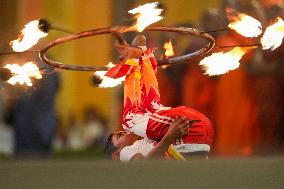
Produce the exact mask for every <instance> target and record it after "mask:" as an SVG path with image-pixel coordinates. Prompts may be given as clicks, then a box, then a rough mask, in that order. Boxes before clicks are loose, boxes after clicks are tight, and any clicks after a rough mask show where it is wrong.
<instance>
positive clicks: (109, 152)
mask: <svg viewBox="0 0 284 189" xmlns="http://www.w3.org/2000/svg"><path fill="white" fill-rule="evenodd" d="M113 135H114V133H111V134H110V135H109V136H108V137H107V140H106V144H105V148H104V154H105V157H106V158H111V157H112V153H113V152H114V151H115V150H116V149H117V148H116V147H115V146H114V145H113V143H112V137H113Z"/></svg>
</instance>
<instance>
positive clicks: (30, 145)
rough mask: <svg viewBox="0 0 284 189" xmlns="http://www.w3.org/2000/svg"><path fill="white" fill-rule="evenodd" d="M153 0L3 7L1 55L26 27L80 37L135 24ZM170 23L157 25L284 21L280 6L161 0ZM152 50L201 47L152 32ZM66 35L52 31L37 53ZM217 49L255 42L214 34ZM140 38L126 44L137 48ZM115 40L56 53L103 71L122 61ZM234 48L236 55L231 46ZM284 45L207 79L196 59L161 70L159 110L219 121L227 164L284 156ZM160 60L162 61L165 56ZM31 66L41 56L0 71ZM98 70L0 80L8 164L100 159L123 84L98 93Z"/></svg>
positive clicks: (275, 2)
mask: <svg viewBox="0 0 284 189" xmlns="http://www.w3.org/2000/svg"><path fill="white" fill-rule="evenodd" d="M146 2H153V1H143V0H141V1H138V0H123V1H118V0H104V1H101V0H80V1H76V0H60V1H57V0H1V1H0V18H1V19H0V52H10V51H11V47H10V46H9V42H10V41H11V40H13V39H15V38H16V37H17V35H18V33H19V31H20V30H21V29H22V28H23V26H24V25H25V24H26V23H27V22H29V21H31V20H35V19H40V18H45V19H47V20H49V21H50V22H51V23H52V24H53V25H55V26H58V27H61V28H64V29H66V30H69V31H73V32H78V31H83V30H88V29H93V28H100V27H106V26H114V25H129V24H131V23H133V19H132V18H131V16H129V15H128V13H127V11H128V10H130V9H132V8H134V7H136V6H138V5H141V4H144V3H146ZM159 2H160V3H161V5H162V8H163V9H164V16H165V18H164V19H163V20H162V21H161V22H159V23H158V24H157V25H171V26H187V27H194V28H198V29H201V30H205V31H206V30H207V31H208V30H215V29H222V28H225V27H226V26H227V24H228V20H227V18H226V14H225V8H226V7H232V8H234V9H236V10H237V11H239V12H244V13H246V14H249V15H250V16H253V17H254V18H257V19H258V20H260V21H261V23H262V25H263V27H266V26H267V25H269V24H270V23H271V21H272V20H273V19H275V18H276V17H277V16H284V11H283V10H284V9H283V5H284V4H283V3H284V1H283V0H265V1H264V0H210V1H208V0H199V1H194V0H179V1H176V0H160V1H159ZM145 34H146V35H147V37H148V46H151V47H156V48H157V50H156V53H157V58H159V56H161V52H162V50H163V49H162V47H163V44H164V42H166V41H168V40H169V39H171V40H172V43H173V46H174V50H175V52H176V54H177V55H179V54H184V53H187V52H193V51H195V50H197V49H199V48H200V47H202V46H203V45H204V41H203V40H200V39H198V38H194V37H188V36H181V35H176V34H174V35H173V34H168V33H145ZM63 35H65V34H64V33H60V32H57V31H51V32H50V34H49V36H48V37H47V38H45V39H44V40H42V41H41V42H40V44H38V45H37V46H36V47H34V48H33V49H39V48H40V47H42V46H43V45H44V44H47V43H48V42H50V41H52V40H53V39H55V38H57V37H60V36H63ZM212 35H213V36H214V37H215V39H216V45H217V46H223V45H236V44H248V43H249V42H251V41H249V40H248V39H247V38H244V37H242V36H240V35H238V34H237V33H235V32H233V31H226V32H216V33H213V34H212ZM133 36H134V35H133V34H126V35H124V37H125V38H126V39H127V40H128V41H129V42H130V41H131V40H132V39H133ZM114 43H115V40H114V39H113V38H112V37H111V36H108V35H107V36H95V37H91V38H85V39H81V40H77V41H74V42H69V43H66V44H64V45H60V46H58V47H55V48H53V49H52V50H51V51H50V54H49V56H50V57H51V58H52V59H54V60H57V61H59V62H64V63H68V64H76V65H98V66H103V65H106V64H107V63H108V62H110V61H113V62H117V61H118V54H117V52H116V51H115V49H114ZM228 50H230V49H228ZM283 52H284V46H283V45H282V46H280V47H279V48H278V49H276V50H275V51H273V52H271V51H263V50H260V49H256V50H254V51H252V52H251V53H249V54H247V55H246V56H245V57H244V58H243V59H242V60H241V66H240V68H238V69H236V70H234V71H231V72H229V73H227V74H224V75H221V76H214V77H209V76H207V75H204V71H203V70H202V69H201V67H200V66H199V65H198V62H185V63H184V64H179V65H175V66H171V67H167V68H160V69H159V70H158V80H159V87H160V93H161V100H162V104H164V105H165V106H172V107H174V106H178V105H185V106H189V107H192V108H194V109H197V110H200V111H201V112H202V113H204V114H205V115H207V116H208V117H209V118H210V120H211V121H212V122H213V124H214V129H215V138H214V145H213V148H212V150H211V155H212V156H216V157H220V156H222V157H223V156H225V157H228V156H229V157H239V156H266V155H282V154H283V152H284V77H283V76H284V63H283V58H284V54H283ZM159 53H160V54H159ZM15 60H17V61H23V60H34V61H36V62H37V63H38V65H41V64H42V63H41V62H40V60H39V58H38V57H37V54H32V53H31V54H25V55H14V56H9V57H8V56H1V57H0V61H1V65H3V64H6V63H7V62H9V61H10V62H11V61H15ZM91 75H92V73H87V72H72V71H65V70H62V71H61V70H59V71H57V72H52V71H51V72H50V74H46V75H44V76H43V79H41V80H38V81H35V82H34V85H33V86H32V87H19V86H10V85H8V84H7V83H4V82H2V83H0V85H1V91H0V103H1V105H0V108H1V109H0V116H1V121H0V154H1V155H0V156H1V158H2V159H13V158H16V159H41V158H44V159H46V158H73V157H76V158H82V157H91V158H101V157H102V149H103V146H104V142H105V139H106V136H107V135H108V134H109V133H110V132H113V131H114V130H119V129H120V128H121V125H120V121H121V111H122V99H123V90H122V89H123V86H119V87H116V88H108V89H102V88H96V87H94V86H93V85H92V84H91V82H90V76H91Z"/></svg>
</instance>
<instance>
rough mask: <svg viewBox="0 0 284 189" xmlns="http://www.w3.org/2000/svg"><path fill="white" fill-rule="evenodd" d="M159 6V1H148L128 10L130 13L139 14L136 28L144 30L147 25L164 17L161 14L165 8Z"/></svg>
mask: <svg viewBox="0 0 284 189" xmlns="http://www.w3.org/2000/svg"><path fill="white" fill-rule="evenodd" d="M157 6H158V2H154V3H147V4H145V5H142V6H139V7H137V8H135V9H132V10H130V11H128V13H130V14H138V16H137V23H136V25H135V26H134V28H135V29H137V30H138V31H139V32H142V31H143V30H144V29H145V28H146V27H147V26H149V25H151V24H153V23H155V22H158V21H159V20H162V19H163V17H162V16H160V14H161V13H162V11H163V10H162V9H159V8H156V7H157Z"/></svg>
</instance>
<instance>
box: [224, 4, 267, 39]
mask: <svg viewBox="0 0 284 189" xmlns="http://www.w3.org/2000/svg"><path fill="white" fill-rule="evenodd" d="M226 12H227V17H228V19H229V20H230V21H231V23H230V24H229V25H228V27H229V28H230V29H232V30H235V31H236V32H237V33H239V34H241V35H242V36H244V37H257V36H259V35H260V34H261V33H262V26H261V23H260V22H259V21H258V20H256V19H255V18H253V17H251V16H248V15H246V14H244V13H238V12H237V11H235V10H234V9H231V8H227V9H226Z"/></svg>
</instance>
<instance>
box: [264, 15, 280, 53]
mask: <svg viewBox="0 0 284 189" xmlns="http://www.w3.org/2000/svg"><path fill="white" fill-rule="evenodd" d="M283 38H284V21H283V20H282V19H281V18H279V17H278V18H277V19H276V21H275V22H274V24H272V25H270V26H268V27H267V28H266V30H265V32H264V34H263V36H262V38H261V44H262V49H264V50H266V49H270V50H271V51H273V50H274V49H276V48H278V47H279V46H280V45H281V44H282V40H283Z"/></svg>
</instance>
